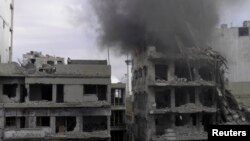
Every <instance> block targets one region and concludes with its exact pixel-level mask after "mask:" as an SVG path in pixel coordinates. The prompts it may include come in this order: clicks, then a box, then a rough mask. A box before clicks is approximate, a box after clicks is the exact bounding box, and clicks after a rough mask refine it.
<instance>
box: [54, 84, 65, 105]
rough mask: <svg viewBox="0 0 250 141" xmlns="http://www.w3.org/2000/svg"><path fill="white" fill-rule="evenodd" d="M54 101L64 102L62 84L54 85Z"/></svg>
mask: <svg viewBox="0 0 250 141" xmlns="http://www.w3.org/2000/svg"><path fill="white" fill-rule="evenodd" d="M56 90H57V91H56V102H57V103H63V102H64V85H56Z"/></svg>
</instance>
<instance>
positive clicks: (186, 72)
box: [175, 61, 194, 81]
mask: <svg viewBox="0 0 250 141" xmlns="http://www.w3.org/2000/svg"><path fill="white" fill-rule="evenodd" d="M175 76H177V78H185V79H186V80H187V81H191V80H192V78H193V76H194V72H193V69H192V68H191V67H190V66H189V65H188V63H187V62H185V61H178V62H176V63H175Z"/></svg>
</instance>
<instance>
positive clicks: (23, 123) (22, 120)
mask: <svg viewBox="0 0 250 141" xmlns="http://www.w3.org/2000/svg"><path fill="white" fill-rule="evenodd" d="M20 128H26V118H25V117H20Z"/></svg>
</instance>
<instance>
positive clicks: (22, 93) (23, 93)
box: [20, 85, 27, 103]
mask: <svg viewBox="0 0 250 141" xmlns="http://www.w3.org/2000/svg"><path fill="white" fill-rule="evenodd" d="M20 88H21V89H20V102H21V103H23V102H25V97H27V89H26V88H25V85H21V87H20Z"/></svg>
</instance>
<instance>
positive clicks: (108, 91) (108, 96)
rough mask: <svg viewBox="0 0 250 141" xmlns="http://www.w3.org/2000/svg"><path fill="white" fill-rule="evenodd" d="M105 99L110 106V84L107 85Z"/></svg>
mask: <svg viewBox="0 0 250 141" xmlns="http://www.w3.org/2000/svg"><path fill="white" fill-rule="evenodd" d="M106 98H107V101H108V103H110V104H111V84H108V85H107V94H106Z"/></svg>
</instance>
